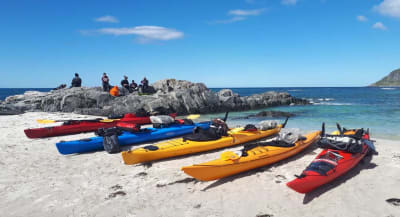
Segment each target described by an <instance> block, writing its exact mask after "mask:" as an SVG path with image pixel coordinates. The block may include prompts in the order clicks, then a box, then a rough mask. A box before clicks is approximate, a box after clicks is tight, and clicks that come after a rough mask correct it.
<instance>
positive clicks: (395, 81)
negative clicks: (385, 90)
mask: <svg viewBox="0 0 400 217" xmlns="http://www.w3.org/2000/svg"><path fill="white" fill-rule="evenodd" d="M369 86H372V87H376V86H378V87H382V86H383V87H390V86H400V69H397V70H394V71H392V72H391V73H390V74H389V75H387V76H385V77H384V78H382V79H381V80H380V81H378V82H376V83H374V84H371V85H369Z"/></svg>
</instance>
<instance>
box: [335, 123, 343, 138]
mask: <svg viewBox="0 0 400 217" xmlns="http://www.w3.org/2000/svg"><path fill="white" fill-rule="evenodd" d="M336 127H337V128H338V130H339V133H340V135H341V136H342V135H343V130H342V128H341V127H340V124H339V123H336Z"/></svg>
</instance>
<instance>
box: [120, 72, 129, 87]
mask: <svg viewBox="0 0 400 217" xmlns="http://www.w3.org/2000/svg"><path fill="white" fill-rule="evenodd" d="M121 86H122V87H125V88H126V89H127V90H129V81H128V76H126V75H124V80H122V81H121Z"/></svg>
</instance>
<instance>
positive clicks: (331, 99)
mask: <svg viewBox="0 0 400 217" xmlns="http://www.w3.org/2000/svg"><path fill="white" fill-rule="evenodd" d="M333 100H335V99H334V98H319V99H318V101H333Z"/></svg>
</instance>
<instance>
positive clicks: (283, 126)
mask: <svg viewBox="0 0 400 217" xmlns="http://www.w3.org/2000/svg"><path fill="white" fill-rule="evenodd" d="M288 120H289V116H287V117H286V120H285V122H284V123H283V124H282V128H285V126H286V124H287V122H288Z"/></svg>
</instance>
